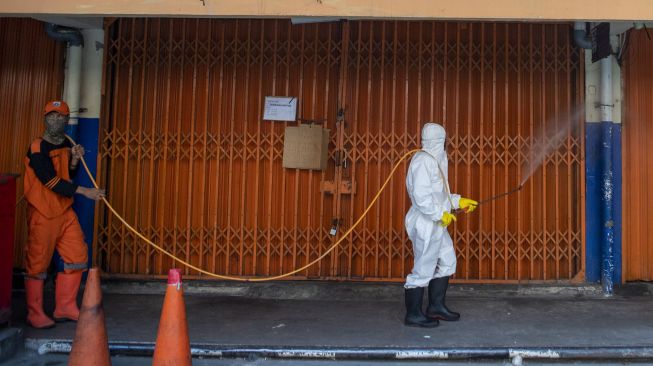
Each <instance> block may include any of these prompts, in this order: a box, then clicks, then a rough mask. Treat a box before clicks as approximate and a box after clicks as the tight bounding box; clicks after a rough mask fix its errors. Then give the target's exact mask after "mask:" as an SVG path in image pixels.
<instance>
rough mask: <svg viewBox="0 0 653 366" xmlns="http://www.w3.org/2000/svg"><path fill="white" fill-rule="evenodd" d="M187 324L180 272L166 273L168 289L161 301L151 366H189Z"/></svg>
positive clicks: (173, 270)
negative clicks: (161, 308)
mask: <svg viewBox="0 0 653 366" xmlns="http://www.w3.org/2000/svg"><path fill="white" fill-rule="evenodd" d="M191 364H192V362H191V357H190V341H189V340H188V324H187V323H186V305H185V304H184V291H183V290H182V288H181V271H180V270H179V269H171V270H170V271H169V272H168V288H167V289H166V296H165V298H164V299H163V310H161V321H159V332H158V334H157V336H156V345H155V346H154V358H153V360H152V366H167V365H176V366H184V365H191Z"/></svg>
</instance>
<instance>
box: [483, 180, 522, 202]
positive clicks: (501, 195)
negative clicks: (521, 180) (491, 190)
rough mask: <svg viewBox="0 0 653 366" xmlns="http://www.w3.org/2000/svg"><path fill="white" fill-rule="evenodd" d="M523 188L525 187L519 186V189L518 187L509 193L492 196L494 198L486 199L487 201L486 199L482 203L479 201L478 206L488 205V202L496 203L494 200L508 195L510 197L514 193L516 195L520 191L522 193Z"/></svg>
mask: <svg viewBox="0 0 653 366" xmlns="http://www.w3.org/2000/svg"><path fill="white" fill-rule="evenodd" d="M522 188H524V185H523V184H521V185H519V187H517V188H515V189H512V190H510V191H508V192H504V193H501V194H498V195H496V196H492V197H490V198H486V199H484V200H482V201H478V205H479V206H480V205H482V204H484V203H488V202H492V201H494V200H498V199H499V198H501V197H504V196H507V195H509V194H513V193H515V192H519V191H521V189H522Z"/></svg>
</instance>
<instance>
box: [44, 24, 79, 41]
mask: <svg viewBox="0 0 653 366" xmlns="http://www.w3.org/2000/svg"><path fill="white" fill-rule="evenodd" d="M45 33H47V34H48V36H49V37H50V38H52V39H54V40H55V41H59V42H67V43H68V45H69V46H84V37H82V32H80V31H79V30H78V29H75V28H69V27H62V26H60V25H57V24H53V23H45Z"/></svg>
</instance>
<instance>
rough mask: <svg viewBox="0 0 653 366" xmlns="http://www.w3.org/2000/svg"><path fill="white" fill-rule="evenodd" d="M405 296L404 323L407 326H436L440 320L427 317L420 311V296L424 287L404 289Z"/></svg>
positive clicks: (422, 294)
mask: <svg viewBox="0 0 653 366" xmlns="http://www.w3.org/2000/svg"><path fill="white" fill-rule="evenodd" d="M404 294H405V298H406V319H405V320H404V324H405V325H407V326H409V327H422V328H433V327H437V326H438V325H439V324H440V322H439V321H437V320H434V319H429V318H427V317H425V316H424V314H423V313H422V297H423V296H424V287H416V288H407V289H405V293H404Z"/></svg>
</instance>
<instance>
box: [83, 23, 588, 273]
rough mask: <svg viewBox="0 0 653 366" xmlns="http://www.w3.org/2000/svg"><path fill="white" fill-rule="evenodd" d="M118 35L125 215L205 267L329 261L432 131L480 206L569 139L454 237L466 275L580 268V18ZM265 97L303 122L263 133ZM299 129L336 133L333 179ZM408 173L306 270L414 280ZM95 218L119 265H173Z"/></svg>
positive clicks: (262, 268)
mask: <svg viewBox="0 0 653 366" xmlns="http://www.w3.org/2000/svg"><path fill="white" fill-rule="evenodd" d="M107 38H108V39H107V54H106V57H107V59H106V77H105V89H106V92H105V107H104V114H103V116H104V117H103V119H102V131H101V135H100V138H101V146H100V156H101V162H100V166H101V167H100V171H101V173H100V181H101V182H102V185H103V186H105V187H106V188H107V190H108V192H109V199H110V201H111V202H112V204H113V205H114V206H115V207H116V208H117V209H118V211H119V212H122V213H124V216H125V217H126V219H127V220H128V221H129V222H131V223H133V224H134V226H135V227H136V228H138V229H139V230H140V231H141V232H142V233H143V234H144V235H146V236H148V237H149V238H151V239H152V240H153V241H154V242H156V243H158V244H159V245H161V246H163V247H164V248H165V249H167V250H169V251H171V252H173V253H174V254H175V255H176V256H178V257H180V258H183V259H184V260H187V261H189V262H191V263H193V264H194V265H196V266H199V267H201V268H203V269H206V270H208V271H211V272H214V273H218V274H225V275H239V276H248V277H265V276H270V275H277V274H281V273H285V272H288V271H290V270H292V269H295V268H297V267H300V266H302V265H304V264H306V263H308V262H309V261H311V260H313V259H315V258H317V257H319V256H320V255H321V254H322V253H324V251H325V250H326V249H327V248H328V247H330V246H331V245H332V243H334V241H335V240H336V239H337V238H339V237H340V235H342V233H343V232H344V231H345V229H347V228H348V227H349V226H350V225H351V224H352V223H353V222H354V221H355V220H356V219H357V218H358V217H359V216H360V214H361V213H362V212H363V210H364V209H365V207H366V206H367V205H368V204H369V202H370V201H371V199H372V197H373V196H374V195H375V194H376V193H377V191H378V190H379V188H380V186H381V184H382V183H383V181H384V179H385V178H386V176H387V174H388V173H389V172H390V170H391V168H392V166H393V165H394V164H395V163H396V162H397V161H398V159H399V158H400V157H401V156H402V155H403V154H404V153H405V152H407V151H409V150H411V149H414V148H417V147H418V145H419V133H420V130H421V125H422V124H423V123H424V122H427V121H436V122H440V123H442V124H443V125H444V126H445V128H446V129H447V131H448V134H449V159H450V170H449V171H450V173H449V174H450V183H451V186H452V190H454V191H456V192H458V193H460V194H462V195H463V196H467V197H471V198H478V199H482V198H486V197H489V196H492V195H495V194H498V193H502V192H504V191H507V190H509V189H512V188H514V187H516V186H517V185H519V183H520V181H521V177H522V176H524V174H525V172H524V171H525V169H526V168H525V167H526V166H528V164H529V159H530V160H533V159H534V157H533V155H532V154H531V153H529V151H532V150H533V149H535V147H537V146H552V145H555V146H553V148H552V149H549V150H550V154H547V155H546V156H545V157H544V160H543V164H542V165H541V166H539V167H538V168H537V169H536V170H535V171H534V173H533V175H532V176H531V177H530V178H528V180H527V181H526V184H525V186H524V189H523V190H521V191H520V192H519V193H516V194H514V195H511V196H508V197H506V198H504V199H502V200H497V201H493V202H492V203H488V204H486V205H484V206H482V207H480V208H479V210H477V211H476V212H474V213H473V214H471V215H467V216H465V217H461V218H460V219H459V220H458V222H457V223H456V224H455V225H454V226H453V227H452V229H451V232H452V235H453V238H454V243H455V246H456V250H457V253H458V272H457V274H456V280H457V281H472V282H524V281H550V280H570V279H573V278H575V277H577V276H579V274H582V269H583V263H582V262H583V238H582V237H583V231H582V227H583V223H582V220H583V219H582V218H583V212H582V206H583V205H582V204H580V202H581V192H582V186H583V179H584V178H583V161H582V151H583V139H582V138H581V137H582V136H583V129H582V123H580V122H582V119H581V117H580V114H579V113H578V112H577V110H578V108H579V107H580V106H581V105H582V93H583V76H582V75H583V70H582V62H581V53H580V51H579V50H578V49H577V48H576V47H574V45H573V42H572V40H571V39H570V32H569V25H567V24H537V25H534V24H518V23H514V24H513V23H453V22H431V21H420V22H408V21H342V22H330V23H319V24H305V25H292V24H291V23H290V21H288V20H248V19H246V20H215V19H211V20H209V19H119V20H117V21H115V22H114V23H113V24H112V25H110V26H109V28H108V32H107ZM265 96H292V97H296V98H297V99H298V111H297V113H298V117H299V122H293V123H289V122H271V121H263V120H262V113H263V110H262V109H263V107H262V105H263V100H264V98H265ZM570 121H571V125H572V128H570V129H566V127H565V126H569V125H570ZM296 123H314V124H320V125H321V126H323V127H326V128H329V129H330V144H329V157H330V159H329V164H328V167H327V169H325V170H324V171H308V170H296V169H284V168H283V167H282V162H281V160H282V152H283V136H284V128H285V127H286V126H292V125H296ZM551 131H554V132H555V131H563V133H562V134H561V133H554V135H555V138H554V137H552V136H551V134H550V133H549V132H551ZM406 166H407V162H405V163H403V164H402V166H401V167H400V169H399V170H398V172H397V175H396V176H395V177H394V179H393V180H392V182H391V184H390V186H389V187H388V189H387V190H386V191H385V192H384V193H383V194H382V195H381V198H380V200H379V202H378V203H377V204H376V205H375V206H374V207H373V208H372V210H371V211H370V213H369V214H368V216H367V217H366V218H365V219H364V220H363V221H362V223H361V225H360V226H359V227H357V228H356V229H355V230H354V231H353V233H352V234H351V235H350V236H349V237H348V238H347V239H346V240H344V241H343V243H342V245H341V246H340V247H338V248H337V249H336V250H335V251H334V252H332V253H331V254H329V255H328V256H327V257H325V258H324V259H323V260H322V261H320V262H319V263H318V264H316V265H315V266H313V267H311V268H308V269H307V270H305V271H303V272H300V273H298V274H297V275H295V276H293V277H291V278H293V279H336V280H365V281H403V279H404V278H405V275H406V274H407V273H408V272H409V271H410V269H411V266H412V254H411V244H410V242H409V240H408V238H407V236H406V234H405V231H404V228H403V219H404V215H405V213H406V211H407V209H408V203H409V201H408V197H407V195H406V192H405V186H404V178H405V171H406ZM97 221H98V222H97V230H96V232H97V238H96V240H97V242H96V250H95V252H94V253H95V259H96V261H97V262H98V263H99V265H100V266H101V267H102V268H103V269H104V270H105V271H106V272H108V273H110V274H113V275H116V276H138V277H152V276H157V275H162V274H164V273H165V271H166V270H167V269H168V268H170V267H172V266H175V265H178V264H175V262H174V261H173V260H171V259H169V258H168V257H166V256H163V255H161V254H160V253H158V252H156V251H155V250H153V249H152V248H150V247H149V246H148V245H147V244H146V243H144V242H142V241H140V240H138V239H137V238H136V237H135V235H133V234H131V233H129V232H128V231H127V230H126V229H125V228H124V227H122V226H121V224H120V223H119V222H118V221H117V220H116V219H115V218H113V217H111V215H110V214H108V212H105V211H104V210H100V215H99V217H98V220H97ZM332 228H336V229H337V230H336V235H331V234H332V230H331V229H332ZM187 274H188V275H190V276H193V277H198V278H199V277H202V276H197V273H195V272H194V271H192V270H187Z"/></svg>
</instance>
